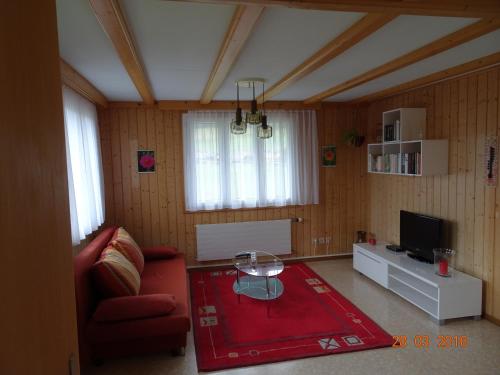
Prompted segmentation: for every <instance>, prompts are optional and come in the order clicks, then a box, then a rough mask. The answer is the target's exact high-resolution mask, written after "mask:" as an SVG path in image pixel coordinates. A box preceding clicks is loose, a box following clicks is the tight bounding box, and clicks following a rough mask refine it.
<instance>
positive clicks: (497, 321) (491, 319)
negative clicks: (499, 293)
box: [483, 314, 500, 326]
mask: <svg viewBox="0 0 500 375" xmlns="http://www.w3.org/2000/svg"><path fill="white" fill-rule="evenodd" d="M483 316H484V317H485V318H486V319H487V320H489V321H490V322H492V323H493V324H496V325H497V326H500V319H498V318H495V317H493V316H491V315H488V314H484V315H483Z"/></svg>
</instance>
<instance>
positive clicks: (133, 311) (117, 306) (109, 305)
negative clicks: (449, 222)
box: [93, 294, 175, 322]
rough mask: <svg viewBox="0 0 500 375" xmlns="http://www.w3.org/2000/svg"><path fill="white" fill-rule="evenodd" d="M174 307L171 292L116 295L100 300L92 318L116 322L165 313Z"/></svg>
mask: <svg viewBox="0 0 500 375" xmlns="http://www.w3.org/2000/svg"><path fill="white" fill-rule="evenodd" d="M174 309H175V297H174V296H173V295H171V294H148V295H144V296H131V297H117V298H109V299H105V300H102V301H101V302H100V303H99V305H98V306H97V310H96V311H95V313H94V316H93V318H94V320H95V321H96V322H118V321H121V320H131V319H142V318H152V317H156V316H162V315H167V314H169V313H170V312H171V311H172V310H174Z"/></svg>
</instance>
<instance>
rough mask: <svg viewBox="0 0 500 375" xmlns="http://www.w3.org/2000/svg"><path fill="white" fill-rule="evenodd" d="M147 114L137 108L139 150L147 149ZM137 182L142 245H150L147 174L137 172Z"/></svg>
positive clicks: (149, 208)
mask: <svg viewBox="0 0 500 375" xmlns="http://www.w3.org/2000/svg"><path fill="white" fill-rule="evenodd" d="M146 124H147V116H146V110H145V109H142V108H140V109H138V110H137V137H138V144H139V150H147V149H148V148H149V147H148V129H147V125H146ZM139 184H140V188H141V211H142V228H143V229H142V238H143V242H142V245H144V246H150V245H152V244H153V240H152V238H153V235H152V230H153V227H152V225H151V198H150V194H149V174H147V173H140V174H139Z"/></svg>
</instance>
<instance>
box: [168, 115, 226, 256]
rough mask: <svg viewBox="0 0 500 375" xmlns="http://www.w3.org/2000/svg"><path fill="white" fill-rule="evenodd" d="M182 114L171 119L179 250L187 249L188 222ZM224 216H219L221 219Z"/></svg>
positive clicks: (172, 116)
mask: <svg viewBox="0 0 500 375" xmlns="http://www.w3.org/2000/svg"><path fill="white" fill-rule="evenodd" d="M181 116H182V115H181V113H180V112H179V111H175V112H173V113H171V116H170V117H169V121H170V127H171V128H172V144H171V147H172V149H173V160H174V165H175V167H174V177H173V178H174V179H175V180H174V188H175V197H174V198H173V199H174V201H175V203H176V209H177V246H178V247H179V249H186V245H187V244H186V230H185V226H186V222H185V218H186V215H184V176H183V175H182V171H183V170H184V165H183V163H184V159H183V154H182V119H181ZM220 218H222V215H221V214H219V219H220Z"/></svg>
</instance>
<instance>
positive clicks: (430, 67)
mask: <svg viewBox="0 0 500 375" xmlns="http://www.w3.org/2000/svg"><path fill="white" fill-rule="evenodd" d="M495 52H500V30H499V31H495V32H492V33H489V34H486V35H484V36H482V37H480V38H477V39H474V40H472V41H470V42H467V43H464V44H462V45H460V46H458V47H455V48H452V49H449V50H447V51H445V52H442V53H440V54H438V55H435V56H432V57H429V58H427V59H425V60H422V61H419V62H417V63H415V64H412V65H409V66H407V67H406V68H403V69H400V70H398V71H395V72H393V73H390V74H387V75H385V76H383V77H380V78H377V79H374V80H373V81H370V82H367V83H365V84H364V85H361V86H358V87H355V88H353V89H351V90H348V91H345V92H343V93H340V94H338V95H335V96H333V97H331V98H329V99H328V100H329V101H330V100H333V101H348V100H352V99H355V98H358V97H361V96H364V95H368V94H371V93H374V92H377V91H380V90H384V89H386V88H389V87H393V86H396V85H399V84H401V83H404V82H408V81H412V80H414V79H417V78H420V77H423V76H426V75H429V74H432V73H436V72H439V71H441V70H444V69H447V68H450V67H453V66H457V65H460V64H464V63H466V62H468V61H471V60H475V59H478V58H480V57H483V56H486V55H490V54H492V53H495Z"/></svg>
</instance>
